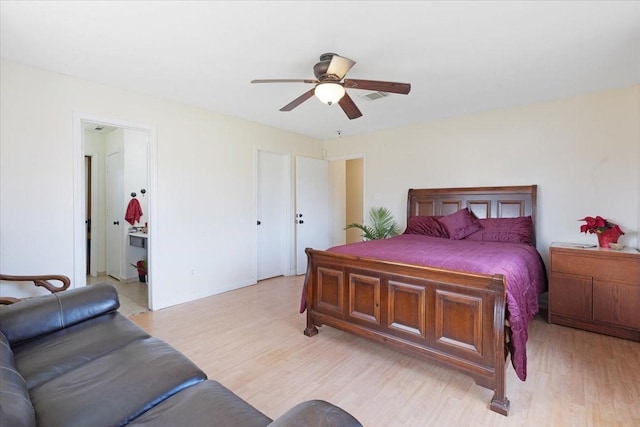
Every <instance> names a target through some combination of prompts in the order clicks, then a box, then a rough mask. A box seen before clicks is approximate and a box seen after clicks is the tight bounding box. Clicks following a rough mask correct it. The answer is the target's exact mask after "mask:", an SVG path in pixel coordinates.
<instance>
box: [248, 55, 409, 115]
mask: <svg viewBox="0 0 640 427" xmlns="http://www.w3.org/2000/svg"><path fill="white" fill-rule="evenodd" d="M355 63H356V62H355V61H352V60H351V59H349V58H344V57H342V56H339V55H338V54H335V53H324V54H322V55H320V62H318V63H317V64H316V65H314V66H313V73H314V74H315V76H316V79H315V80H307V79H262V80H252V81H251V83H310V84H313V85H315V86H314V87H313V89H311V90H309V91H307V92H305V93H303V94H302V95H300V96H299V97H297V98H296V99H294V100H293V101H291V102H290V103H288V104H287V105H285V106H284V107H282V108H281V109H280V111H291V110H293V109H294V108H296V107H297V106H298V105H300V104H302V103H303V102H304V101H306V100H307V99H309V98H311V97H312V96H313V95H316V96H317V97H318V99H320V101H322V102H324V103H325V104H328V105H331V104H335V103H336V102H337V103H338V105H340V107H341V108H342V110H343V111H344V112H345V114H346V115H347V117H349V119H351V120H353V119H357V118H358V117H360V116H362V113H361V112H360V109H359V108H358V107H357V106H356V104H355V102H353V99H351V97H350V96H349V94H348V93H346V91H345V89H363V90H372V91H376V92H387V93H399V94H402V95H406V94H408V93H409V91H410V90H411V85H410V84H409V83H397V82H384V81H378V80H359V79H345V78H344V76H345V75H346V74H347V72H348V71H349V70H350V69H351V67H353V66H354V65H355ZM343 79H344V80H343Z"/></svg>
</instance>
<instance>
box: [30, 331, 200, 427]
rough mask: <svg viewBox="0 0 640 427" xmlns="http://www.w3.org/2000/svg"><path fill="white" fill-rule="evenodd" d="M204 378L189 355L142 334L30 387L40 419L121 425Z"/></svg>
mask: <svg viewBox="0 0 640 427" xmlns="http://www.w3.org/2000/svg"><path fill="white" fill-rule="evenodd" d="M205 379H206V375H205V374H204V372H202V371H201V370H200V369H198V367H197V366H195V365H194V364H193V363H192V362H191V361H190V360H189V359H187V358H186V357H185V356H184V355H182V354H181V353H179V352H178V351H177V350H175V349H174V348H173V347H171V346H170V345H168V344H166V343H165V342H163V341H160V340H158V339H156V338H146V339H141V340H137V341H134V342H133V343H131V344H129V345H127V346H125V347H122V348H121V349H118V350H115V351H113V352H111V353H108V354H106V355H104V356H102V357H99V358H97V359H94V360H89V361H87V363H85V364H84V365H81V366H79V367H77V368H76V369H73V370H71V371H68V372H65V373H63V374H62V375H59V376H57V377H55V378H53V379H51V380H50V381H48V382H45V383H43V384H41V385H39V386H37V387H34V388H32V389H31V390H30V394H31V402H32V403H33V406H34V408H35V412H36V417H37V420H38V424H41V425H46V426H52V427H55V426H60V427H62V426H65V427H73V426H97V425H124V424H126V423H128V422H129V421H131V420H133V419H134V418H135V417H137V416H138V415H140V414H141V413H143V412H145V411H147V410H149V409H150V408H152V407H153V406H155V405H157V404H158V403H160V402H162V401H163V400H164V399H166V398H168V397H170V396H172V395H174V394H175V393H178V392H179V391H181V390H183V389H184V388H186V387H189V386H191V385H193V384H196V383H199V382H201V381H203V380H205Z"/></svg>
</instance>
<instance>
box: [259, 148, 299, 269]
mask: <svg viewBox="0 0 640 427" xmlns="http://www.w3.org/2000/svg"><path fill="white" fill-rule="evenodd" d="M257 164H258V170H257V180H258V185H257V187H258V189H257V196H258V203H257V204H258V218H257V227H258V280H263V279H267V278H269V277H275V276H281V275H284V274H286V272H287V264H286V260H287V254H288V245H287V242H288V241H289V239H288V237H289V236H290V233H288V232H287V230H288V229H289V228H288V227H287V226H288V225H289V224H290V223H289V222H288V220H289V219H290V217H291V215H290V214H289V213H288V206H289V200H290V198H289V192H290V185H289V183H290V178H289V176H290V173H289V171H290V170H291V168H290V166H289V156H288V155H285V154H278V153H269V152H266V151H258V162H257Z"/></svg>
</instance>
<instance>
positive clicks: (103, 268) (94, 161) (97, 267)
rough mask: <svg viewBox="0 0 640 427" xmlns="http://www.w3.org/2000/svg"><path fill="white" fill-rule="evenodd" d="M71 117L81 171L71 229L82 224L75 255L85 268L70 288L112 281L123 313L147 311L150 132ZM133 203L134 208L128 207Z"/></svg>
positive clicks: (149, 293)
mask: <svg viewBox="0 0 640 427" xmlns="http://www.w3.org/2000/svg"><path fill="white" fill-rule="evenodd" d="M76 119H77V120H76V125H77V126H78V127H79V129H78V132H77V133H76V139H77V140H79V143H77V144H76V146H77V147H76V148H77V149H78V151H79V153H78V154H79V155H80V157H81V159H82V161H83V162H84V167H82V168H81V173H80V174H78V175H80V176H78V175H76V184H78V183H80V184H81V185H77V186H76V196H77V197H76V199H77V200H76V206H78V205H79V206H82V211H81V215H77V214H78V213H77V212H76V224H75V226H74V228H75V231H76V234H77V235H78V234H79V228H80V226H82V235H81V236H79V237H82V239H78V238H77V239H76V240H75V245H74V246H75V249H74V251H75V256H76V260H77V261H79V259H80V256H82V259H83V265H82V266H83V267H84V268H83V269H82V273H83V274H82V276H81V274H80V269H79V268H76V277H75V280H74V282H75V286H76V287H77V286H83V285H91V284H94V283H102V282H107V283H112V284H113V285H115V286H116V287H117V288H118V292H119V297H120V304H121V308H120V311H121V312H123V314H125V315H132V314H136V313H139V312H141V311H146V310H148V309H150V308H152V297H151V296H152V273H151V272H152V264H153V262H152V251H151V246H152V245H151V242H152V235H153V234H152V233H151V230H152V226H150V223H151V218H152V216H153V212H152V211H153V205H152V203H150V202H151V199H152V198H153V191H152V187H153V185H152V182H150V177H151V175H152V171H151V170H150V168H149V165H150V157H151V151H152V150H151V147H150V146H151V139H152V138H151V137H152V132H151V130H150V129H146V128H142V127H137V126H131V125H127V124H123V123H117V122H114V121H110V120H104V119H95V118H88V117H76ZM80 196H81V197H80ZM79 202H80V203H79ZM134 202H135V203H134ZM134 205H135V206H136V207H137V209H131V206H134ZM134 211H135V212H134ZM132 213H135V215H132ZM76 265H77V264H76ZM136 265H138V267H140V266H141V265H142V266H144V269H142V270H141V269H140V268H136Z"/></svg>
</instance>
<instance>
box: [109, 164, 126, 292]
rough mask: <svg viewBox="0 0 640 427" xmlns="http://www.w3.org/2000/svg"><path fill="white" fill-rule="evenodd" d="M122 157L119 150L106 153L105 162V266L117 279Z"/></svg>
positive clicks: (119, 259)
mask: <svg viewBox="0 0 640 427" xmlns="http://www.w3.org/2000/svg"><path fill="white" fill-rule="evenodd" d="M122 179H123V178H122V158H121V157H120V152H115V153H111V154H108V155H107V158H106V163H105V192H106V206H105V210H106V216H107V226H106V259H107V261H106V264H107V265H106V267H107V274H108V275H109V276H111V277H114V278H116V279H118V280H120V278H121V277H122V271H121V264H122V262H121V260H122V241H121V239H122V231H121V230H122V227H124V224H122V223H123V222H124V212H123V211H122V201H123V200H124V199H123V191H124V190H123V182H122Z"/></svg>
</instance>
